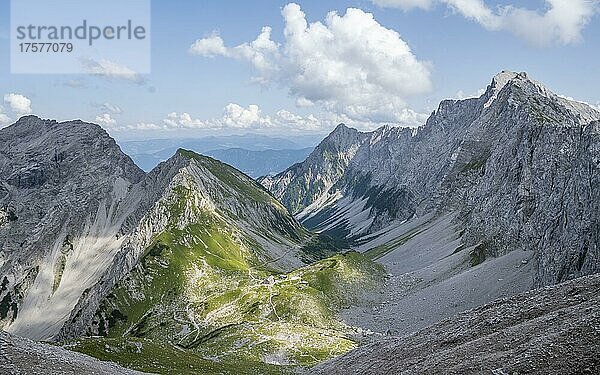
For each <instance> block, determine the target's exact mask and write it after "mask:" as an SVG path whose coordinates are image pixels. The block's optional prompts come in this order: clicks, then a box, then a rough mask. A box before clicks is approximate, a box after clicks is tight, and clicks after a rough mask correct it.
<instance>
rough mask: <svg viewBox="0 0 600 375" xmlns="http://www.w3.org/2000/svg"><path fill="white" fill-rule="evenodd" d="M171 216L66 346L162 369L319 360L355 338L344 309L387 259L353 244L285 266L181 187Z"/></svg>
mask: <svg viewBox="0 0 600 375" xmlns="http://www.w3.org/2000/svg"><path fill="white" fill-rule="evenodd" d="M175 193H176V197H177V199H175V200H174V201H173V202H172V204H171V207H169V208H170V211H171V213H172V217H173V218H177V217H178V216H179V215H187V216H190V215H192V216H193V217H194V220H193V223H192V224H188V225H185V226H181V225H180V224H178V223H177V220H175V219H173V220H172V222H171V223H170V225H169V229H168V230H166V231H165V232H163V233H161V234H160V235H158V236H157V237H156V238H155V240H154V242H153V244H152V245H151V246H149V247H148V249H147V250H146V252H145V254H144V256H143V258H142V259H141V261H140V262H139V264H138V265H137V266H136V268H135V269H134V270H133V271H132V272H131V273H130V274H129V275H128V276H127V277H126V278H125V279H124V280H122V281H121V282H120V283H119V284H118V285H117V287H116V288H115V289H114V290H113V292H112V293H111V294H110V295H109V296H108V297H107V298H106V299H105V300H104V301H103V302H102V304H101V308H100V310H99V311H98V313H97V314H96V317H95V319H94V325H93V327H92V329H91V330H90V335H100V336H102V337H100V338H98V337H95V338H88V339H83V340H77V341H75V342H72V343H67V344H66V347H68V348H70V349H73V350H76V351H80V352H83V353H86V354H89V355H92V356H94V357H97V358H100V359H103V360H111V361H115V362H117V363H119V364H121V365H123V366H125V367H130V368H133V369H138V370H142V371H150V372H156V373H169V374H171V373H202V374H221V373H223V374H228V373H231V374H254V373H260V374H263V373H265V374H269V373H282V372H287V371H288V370H290V369H292V368H294V367H297V366H312V365H314V364H316V363H318V362H320V361H323V360H325V359H329V358H332V357H335V356H337V355H340V354H343V353H345V352H347V351H348V350H350V349H352V348H354V347H355V346H356V344H355V343H354V342H353V341H352V340H350V339H349V338H348V335H349V334H350V333H352V331H353V330H352V327H348V326H346V325H345V324H343V323H342V322H340V321H339V320H338V318H337V316H336V313H337V311H338V310H339V309H341V308H343V307H345V306H348V305H349V304H351V303H352V301H353V299H354V296H355V295H357V294H358V293H359V292H360V291H363V290H364V289H365V288H370V287H374V286H375V285H376V284H377V283H378V282H379V281H380V280H381V278H382V277H383V275H384V272H383V269H382V268H381V267H380V266H378V265H376V264H375V263H373V262H372V261H371V260H369V259H368V258H366V257H364V256H362V255H360V254H358V253H354V252H350V253H346V254H337V255H334V256H332V257H330V258H327V259H324V260H322V261H319V262H316V263H314V264H312V265H309V266H306V267H303V268H300V269H297V270H295V271H292V272H290V273H287V274H282V273H279V272H277V271H275V270H271V269H268V268H266V267H264V266H262V264H264V262H261V261H259V260H258V258H257V256H256V254H260V253H261V252H262V249H260V248H256V246H257V244H256V243H255V242H253V241H250V240H247V239H245V238H244V237H243V235H241V234H240V233H239V232H238V231H236V230H235V228H232V227H230V225H229V224H227V222H225V221H224V220H223V219H222V218H220V216H219V215H217V214H216V213H214V212H211V211H210V210H208V209H206V208H201V207H196V206H194V203H193V202H194V200H193V199H190V196H189V192H188V191H186V190H185V189H175Z"/></svg>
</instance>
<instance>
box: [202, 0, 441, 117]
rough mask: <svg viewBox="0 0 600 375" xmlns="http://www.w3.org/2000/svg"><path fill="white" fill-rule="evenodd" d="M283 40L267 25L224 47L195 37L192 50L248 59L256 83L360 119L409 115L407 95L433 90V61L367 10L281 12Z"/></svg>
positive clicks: (303, 103)
mask: <svg viewBox="0 0 600 375" xmlns="http://www.w3.org/2000/svg"><path fill="white" fill-rule="evenodd" d="M282 15H283V18H284V22H285V29H284V42H283V44H281V45H279V44H278V43H276V42H274V41H273V40H271V33H272V30H271V28H270V27H268V26H265V27H264V28H263V29H262V31H261V33H260V34H259V36H258V37H257V38H256V39H255V40H254V41H252V42H249V43H243V44H241V45H238V46H234V47H226V45H225V43H224V41H223V40H222V39H221V37H220V36H218V35H217V34H212V35H211V36H209V37H207V38H204V39H199V40H197V41H196V42H195V43H194V44H193V45H192V46H191V47H190V53H193V54H196V55H201V56H206V57H214V56H225V57H230V58H235V59H240V60H245V61H248V62H250V63H251V64H252V65H253V66H254V68H255V69H256V72H257V74H258V76H257V77H255V79H254V80H255V81H257V82H261V83H276V84H281V85H283V86H285V87H288V88H289V90H290V93H291V94H292V95H293V96H294V97H295V98H296V99H297V104H298V106H299V107H307V106H311V105H314V104H319V105H321V106H323V107H324V108H325V109H326V110H327V111H330V112H335V113H342V114H344V115H345V116H347V117H348V118H351V119H355V120H358V121H364V122H369V121H376V122H380V121H388V122H395V123H396V122H401V121H404V119H405V118H406V114H407V112H406V111H407V105H406V100H407V99H408V98H409V97H411V96H413V95H418V94H422V93H425V92H428V91H430V90H431V67H430V64H429V63H427V62H424V61H420V60H419V59H418V58H417V57H416V56H415V55H414V54H413V53H412V51H411V49H410V47H409V46H408V44H407V43H406V42H405V41H404V40H403V39H402V38H401V37H400V35H399V34H398V33H397V32H396V31H394V30H391V29H387V28H385V27H383V26H382V25H381V24H379V23H378V22H377V21H376V20H375V19H374V17H373V15H372V14H370V13H365V12H363V11H362V10H360V9H355V8H349V9H347V10H346V13H345V14H344V15H340V14H338V13H336V12H330V13H329V14H328V15H327V17H326V18H325V21H324V23H322V22H314V23H309V22H308V21H307V20H306V16H305V14H304V12H302V10H301V8H300V6H299V5H297V4H294V3H291V4H288V5H286V6H285V7H284V8H283V10H282Z"/></svg>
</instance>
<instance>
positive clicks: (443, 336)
mask: <svg viewBox="0 0 600 375" xmlns="http://www.w3.org/2000/svg"><path fill="white" fill-rule="evenodd" d="M311 374H327V375H333V374H344V375H346V374H361V375H383V374H394V375H395V374H496V375H504V374H506V375H508V374H510V375H512V374H600V275H595V276H589V277H583V278H580V279H577V280H574V281H571V282H567V283H564V284H560V285H557V286H553V287H548V288H543V289H538V290H533V291H530V292H527V293H523V294H520V295H517V296H514V297H511V298H507V299H501V300H497V301H495V302H492V303H490V304H487V305H485V306H482V307H478V308H476V309H473V310H469V311H466V312H464V313H461V314H459V315H457V316H455V317H453V318H450V319H446V320H444V321H441V322H439V323H437V324H434V325H432V326H430V327H428V328H425V329H422V330H420V331H418V332H416V333H414V334H411V335H408V336H404V337H398V338H389V339H385V340H382V341H379V342H375V343H372V344H369V345H366V346H364V347H361V348H359V349H357V350H355V351H352V352H350V353H348V354H347V355H345V356H342V357H339V358H337V359H334V360H332V361H329V362H326V363H324V364H321V365H319V366H317V367H315V368H314V369H312V371H311Z"/></svg>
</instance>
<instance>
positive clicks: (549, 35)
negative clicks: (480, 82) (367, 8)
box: [372, 0, 600, 46]
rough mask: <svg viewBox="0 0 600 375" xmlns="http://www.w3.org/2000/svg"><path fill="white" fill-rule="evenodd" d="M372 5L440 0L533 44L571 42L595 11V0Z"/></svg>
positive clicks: (408, 7)
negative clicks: (538, 6)
mask: <svg viewBox="0 0 600 375" xmlns="http://www.w3.org/2000/svg"><path fill="white" fill-rule="evenodd" d="M372 2H373V3H374V4H376V5H379V6H382V7H388V8H400V9H403V10H405V11H408V10H411V9H413V8H421V9H424V10H430V9H433V8H434V7H435V6H436V5H438V4H444V5H446V6H447V7H449V8H450V9H451V10H452V11H454V12H455V13H457V14H460V15H462V16H463V17H465V18H467V19H470V20H472V21H475V22H477V23H479V24H480V25H481V26H483V27H484V28H485V29H487V30H490V31H507V32H510V33H512V34H514V35H515V36H517V37H520V38H522V39H524V40H526V41H527V42H529V43H531V44H534V45H537V46H547V45H550V44H553V43H558V44H563V45H567V44H573V43H577V42H580V41H581V40H582V32H583V29H584V28H585V27H586V26H587V25H588V23H589V22H590V20H591V18H592V17H593V16H594V15H595V14H597V13H598V11H599V3H600V1H598V0H546V7H545V9H543V10H531V9H525V8H521V7H518V6H513V5H501V6H497V7H495V8H492V7H490V6H489V5H487V4H486V3H485V2H484V1H483V0H372Z"/></svg>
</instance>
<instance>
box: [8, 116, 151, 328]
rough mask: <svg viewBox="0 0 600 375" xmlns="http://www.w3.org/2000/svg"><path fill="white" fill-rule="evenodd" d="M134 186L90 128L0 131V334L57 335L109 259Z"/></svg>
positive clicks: (112, 150)
mask: <svg viewBox="0 0 600 375" xmlns="http://www.w3.org/2000/svg"><path fill="white" fill-rule="evenodd" d="M143 177H144V173H143V172H142V171H141V170H140V169H139V168H137V167H136V166H135V164H134V163H133V162H132V161H131V160H130V159H129V158H128V157H127V156H125V155H124V154H123V153H121V151H120V149H119V147H118V146H117V145H116V143H115V142H114V140H113V139H112V138H110V137H109V136H108V134H107V133H106V132H105V131H104V130H102V129H101V128H100V127H98V126H94V125H91V124H86V123H83V122H81V121H72V122H67V123H57V122H55V121H48V120H41V119H39V118H37V117H34V116H28V117H24V118H22V119H20V120H19V121H18V122H17V123H16V124H14V125H12V126H9V127H8V128H5V129H2V130H0V280H1V281H2V285H3V286H2V289H1V291H0V301H2V302H1V303H0V305H1V308H0V328H2V327H3V328H4V329H7V330H9V331H11V332H16V333H19V334H23V335H28V336H31V337H35V338H47V337H49V336H51V335H52V334H54V333H56V332H58V329H59V328H60V321H61V320H63V319H65V318H66V317H67V316H68V314H69V312H70V309H71V308H72V307H73V306H74V305H75V303H76V302H77V299H78V298H79V296H80V295H81V293H82V292H83V291H84V290H85V289H86V288H87V287H89V286H91V285H94V284H95V282H96V281H97V280H98V278H99V277H100V275H101V269H102V267H106V266H107V265H108V264H109V263H110V261H111V260H112V255H114V253H115V252H116V251H117V250H118V248H119V246H120V242H121V241H122V238H123V235H124V233H126V232H127V227H128V226H129V225H130V222H129V218H130V217H131V216H132V211H131V206H132V205H131V204H130V202H128V201H127V198H126V196H127V192H128V190H129V189H130V187H131V186H132V185H134V184H136V183H138V182H139V181H140V180H141V179H142V178H143Z"/></svg>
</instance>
